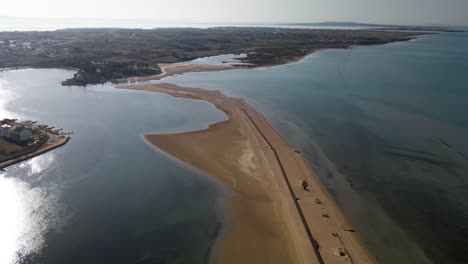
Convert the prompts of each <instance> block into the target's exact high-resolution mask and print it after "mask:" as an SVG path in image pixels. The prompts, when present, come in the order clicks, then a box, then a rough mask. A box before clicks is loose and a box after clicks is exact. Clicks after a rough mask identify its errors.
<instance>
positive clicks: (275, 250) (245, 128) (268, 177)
mask: <svg viewBox="0 0 468 264" xmlns="http://www.w3.org/2000/svg"><path fill="white" fill-rule="evenodd" d="M117 88H119V89H132V90H141V91H149V92H159V93H165V94H168V95H171V96H174V97H179V98H188V99H196V100H204V101H207V102H210V103H212V104H214V105H215V106H216V107H217V108H218V109H220V110H222V111H224V112H225V113H226V114H227V115H228V117H229V118H228V120H225V121H222V122H218V123H215V124H212V125H210V126H209V128H208V129H204V130H198V131H191V132H185V133H175V134H161V135H145V140H146V141H148V142H150V143H152V144H153V145H154V146H156V147H157V148H159V149H160V150H162V151H164V152H166V153H167V154H169V155H171V156H173V157H175V158H177V159H178V160H180V161H181V162H183V163H185V164H187V165H189V166H191V167H194V168H196V169H198V170H201V171H203V172H205V173H206V174H208V175H210V176H213V177H215V178H217V179H218V180H220V181H221V182H222V183H223V184H224V185H225V186H227V187H229V188H230V189H231V190H232V191H233V193H234V195H233V196H232V197H231V198H230V201H229V209H230V211H231V212H232V216H233V218H234V225H233V227H232V228H231V230H228V231H227V233H226V234H223V235H224V237H222V238H221V240H222V241H220V243H217V245H216V246H215V252H213V254H214V255H213V260H214V262H221V263H241V262H245V260H246V259H248V260H251V261H252V262H254V263H375V262H376V260H375V259H374V258H373V257H371V256H370V254H369V253H368V252H367V251H366V249H365V248H364V246H363V245H362V242H361V241H360V238H359V236H358V235H357V233H356V232H355V231H354V230H353V228H352V227H350V226H349V224H348V223H347V221H346V219H345V218H344V216H343V214H342V212H341V210H340V209H339V208H338V207H337V206H336V204H335V202H334V200H333V198H332V197H331V195H330V194H329V193H328V192H327V191H326V189H325V188H324V186H323V185H322V183H321V182H320V181H319V179H318V177H317V175H316V174H315V173H314V172H313V170H312V168H311V167H310V166H309V165H308V164H307V162H306V161H305V159H304V158H303V157H302V155H301V154H300V153H298V152H296V151H295V150H294V149H292V148H291V146H289V144H288V143H287V142H286V141H285V140H284V138H283V137H282V136H281V135H280V134H279V133H278V132H277V131H276V130H275V129H274V128H273V127H272V126H271V125H270V124H269V123H268V122H267V120H266V119H265V118H264V117H263V116H262V115H261V114H259V113H258V112H256V111H255V110H254V109H253V108H252V107H250V106H249V105H248V104H247V103H246V102H245V101H244V100H243V99H237V98H232V97H228V96H225V95H223V94H222V93H220V92H214V91H208V90H203V89H198V88H185V87H180V86H176V85H172V84H158V85H134V86H120V87H117ZM302 180H306V181H307V182H308V183H309V191H305V190H303V188H302V186H301V183H302Z"/></svg>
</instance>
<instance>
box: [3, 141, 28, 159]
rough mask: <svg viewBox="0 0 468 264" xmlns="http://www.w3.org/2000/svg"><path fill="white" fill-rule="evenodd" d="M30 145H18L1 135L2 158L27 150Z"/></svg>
mask: <svg viewBox="0 0 468 264" xmlns="http://www.w3.org/2000/svg"><path fill="white" fill-rule="evenodd" d="M27 148H28V147H25V146H20V145H16V144H14V143H10V142H8V141H6V140H5V139H4V138H2V137H0V160H1V159H4V158H7V157H8V156H12V155H14V154H15V153H18V152H20V151H24V150H26V149H27Z"/></svg>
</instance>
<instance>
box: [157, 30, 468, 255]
mask: <svg viewBox="0 0 468 264" xmlns="http://www.w3.org/2000/svg"><path fill="white" fill-rule="evenodd" d="M467 71H468V34H467V33H443V34H439V35H430V36H424V37H422V38H420V39H417V40H413V41H409V42H399V43H392V44H387V45H380V46H372V47H359V48H355V49H350V50H326V51H321V52H318V53H316V54H313V55H311V56H309V57H307V58H305V59H304V60H302V61H300V62H298V63H293V64H289V65H283V66H278V67H273V68H262V69H254V70H233V71H225V72H216V73H213V72H212V73H191V74H186V75H182V76H175V77H170V78H166V79H164V80H163V81H164V82H173V83H176V84H180V85H186V86H192V87H193V86H195V87H204V88H209V89H217V90H218V89H220V90H222V91H223V92H225V93H227V94H229V95H233V96H239V97H245V98H247V100H248V101H249V103H251V104H252V105H253V106H254V107H255V108H257V109H258V110H260V111H261V112H262V113H264V114H265V115H266V116H267V118H268V119H269V120H270V121H271V122H272V123H273V124H274V126H275V127H276V128H277V129H279V130H280V132H281V133H282V134H283V135H284V136H285V137H286V138H287V140H288V141H289V142H290V143H291V144H293V145H295V146H296V147H298V148H300V149H301V150H302V151H303V152H304V153H305V155H306V157H307V159H308V160H309V162H310V163H311V164H312V165H313V167H314V168H315V170H316V171H317V172H318V173H319V174H320V176H321V178H322V180H323V182H324V183H325V185H326V186H327V187H328V189H329V190H330V192H331V193H332V194H333V195H334V196H335V198H336V200H337V202H338V203H339V205H340V206H341V207H342V208H343V210H344V211H345V213H346V215H347V216H348V218H349V219H350V221H351V222H352V223H353V224H354V226H355V227H356V228H357V229H358V232H359V233H360V234H361V236H362V237H363V239H364V241H365V242H366V243H367V244H368V246H369V248H370V249H371V250H372V252H373V253H374V254H376V255H377V257H378V259H379V260H380V262H381V263H431V262H432V263H468V255H466V254H465V252H466V248H467V247H468V238H467V237H468V189H467V182H468V173H467V168H468V158H467V157H468V117H467V115H466V113H468V104H467V102H468V76H467V74H466V73H467Z"/></svg>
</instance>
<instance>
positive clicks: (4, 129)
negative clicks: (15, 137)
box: [0, 124, 11, 138]
mask: <svg viewBox="0 0 468 264" xmlns="http://www.w3.org/2000/svg"><path fill="white" fill-rule="evenodd" d="M10 129H11V126H10V125H7V124H4V125H2V126H1V127H0V136H2V137H6V138H9V137H10Z"/></svg>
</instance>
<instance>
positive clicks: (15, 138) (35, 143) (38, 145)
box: [0, 119, 70, 171]
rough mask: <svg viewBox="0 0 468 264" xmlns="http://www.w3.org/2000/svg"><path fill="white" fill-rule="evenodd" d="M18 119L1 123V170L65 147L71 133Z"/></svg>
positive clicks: (5, 120) (4, 120)
mask: <svg viewBox="0 0 468 264" xmlns="http://www.w3.org/2000/svg"><path fill="white" fill-rule="evenodd" d="M60 131H61V129H55V130H54V128H49V127H48V126H44V125H37V124H36V122H32V121H23V122H18V120H16V119H3V120H1V121H0V170H2V171H4V170H5V168H6V167H8V166H11V165H13V164H16V163H19V162H22V161H24V160H27V159H30V158H33V157H35V156H38V155H41V154H43V153H46V152H48V151H50V150H53V149H56V148H58V147H60V146H63V145H65V144H66V143H67V142H68V141H69V140H70V137H69V136H68V135H67V134H69V133H62V132H60Z"/></svg>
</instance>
